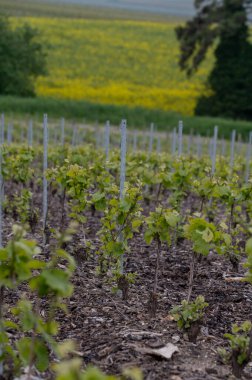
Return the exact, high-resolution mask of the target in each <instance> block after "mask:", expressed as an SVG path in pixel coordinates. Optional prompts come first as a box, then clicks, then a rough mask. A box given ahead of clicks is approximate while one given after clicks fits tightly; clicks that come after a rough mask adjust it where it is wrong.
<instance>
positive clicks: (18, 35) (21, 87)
mask: <svg viewBox="0 0 252 380" xmlns="http://www.w3.org/2000/svg"><path fill="white" fill-rule="evenodd" d="M37 36H38V32H37V30H36V29H33V28H31V27H30V26H29V25H27V24H25V25H24V26H22V27H19V28H17V29H15V30H13V29H12V28H11V26H10V22H9V20H8V19H7V18H6V17H3V16H0V94H4V95H18V96H34V95H35V92H34V80H35V79H36V78H37V77H38V76H40V75H45V74H46V55H45V52H44V51H43V47H42V45H41V44H40V43H39V42H38V41H37V39H36V38H37Z"/></svg>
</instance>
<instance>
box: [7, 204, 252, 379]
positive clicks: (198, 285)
mask: <svg viewBox="0 0 252 380" xmlns="http://www.w3.org/2000/svg"><path fill="white" fill-rule="evenodd" d="M38 203H39V202H38ZM49 207H51V212H50V214H49V219H50V224H51V225H53V224H54V218H55V220H56V219H57V220H59V218H58V216H57V211H56V210H57V207H55V201H54V200H53V199H52V200H51V203H49ZM52 209H54V211H55V212H52ZM55 224H56V222H55ZM98 228H99V215H98V214H95V215H94V216H92V215H91V213H90V214H89V215H88V223H87V236H88V237H89V238H90V239H92V241H93V244H94V246H98V244H99V243H98V239H97V237H96V232H97V230H98ZM5 230H6V231H5V236H7V235H8V230H9V227H8V222H6V224H5ZM35 237H36V238H37V239H38V240H40V241H41V236H40V233H39V232H38V233H36V236H35ZM77 240H78V239H75V240H74V241H73V242H72V243H71V244H69V246H68V248H67V250H68V251H70V252H72V254H73V255H74V256H75V258H76V261H77V269H76V271H75V274H74V277H73V283H74V288H75V290H74V293H73V295H72V297H71V298H70V300H69V301H68V309H69V313H68V315H64V316H62V315H60V316H59V320H60V322H61V327H60V334H59V340H63V339H73V340H75V341H76V343H77V353H78V355H79V356H80V357H81V358H82V360H83V364H84V367H85V366H86V365H88V364H93V365H96V366H98V367H99V368H100V369H102V370H103V371H105V372H106V373H108V374H120V373H121V371H122V369H123V368H125V367H135V366H137V367H139V368H141V370H142V371H143V373H144V379H145V380H165V379H170V380H180V379H183V380H201V379H202V380H203V379H205V380H216V379H232V378H234V377H232V375H231V368H230V367H229V366H227V365H224V364H222V363H221V361H220V359H219V357H218V354H217V349H218V347H226V340H225V339H224V338H223V334H224V333H226V332H230V328H231V325H232V324H233V323H239V322H242V321H244V320H246V319H251V317H252V315H251V301H252V286H251V285H249V284H246V283H239V282H228V281H226V280H225V277H229V276H231V277H236V276H240V275H241V274H242V273H243V272H244V268H243V266H242V264H240V268H239V273H234V272H233V271H232V266H231V264H230V262H229V261H228V260H227V258H225V257H219V256H218V255H217V254H212V255H211V257H210V258H209V259H204V260H203V261H202V262H201V263H200V264H199V265H198V270H197V277H196V280H195V285H194V288H193V298H194V297H196V296H197V295H203V296H204V297H205V299H206V301H207V302H208V303H209V307H208V308H207V309H206V315H205V319H204V323H203V325H202V328H201V333H200V335H199V337H198V339H197V342H196V344H193V343H190V342H189V341H188V338H187V336H186V335H185V334H184V333H183V332H181V331H179V330H178V328H177V325H176V323H175V322H174V321H173V320H172V319H171V317H170V315H169V312H170V309H171V307H172V306H174V305H176V304H178V303H180V302H181V300H182V299H185V298H186V296H187V291H188V275H189V265H190V247H189V246H188V245H187V243H186V242H181V243H180V245H179V246H177V247H172V248H168V247H167V246H166V245H163V246H162V258H161V265H160V273H159V282H158V294H159V300H158V310H157V314H156V317H155V318H154V319H153V318H150V316H149V313H148V307H147V304H148V300H149V292H150V290H151V289H152V286H153V279H154V268H155V260H156V246H155V243H152V245H151V246H147V245H146V244H145V242H144V239H143V233H139V234H137V235H136V236H135V237H134V239H133V241H132V244H131V254H130V255H129V256H128V258H127V262H126V271H127V272H135V273H136V280H135V283H134V284H132V285H131V286H130V291H129V297H128V300H127V301H123V300H122V299H121V298H120V297H119V296H118V295H117V294H113V292H112V291H111V285H109V284H108V283H107V284H106V283H104V282H103V281H102V280H101V279H100V278H99V276H98V275H97V273H96V267H97V255H96V253H95V249H94V250H93V252H91V254H89V255H88V257H87V254H86V252H85V251H84V249H83V248H78V249H77V243H78V241H77ZM46 250H47V248H46V249H45V251H46ZM14 299H15V297H14ZM167 343H173V344H174V345H176V346H177V347H178V352H177V353H175V354H174V355H173V357H172V358H171V359H169V360H166V359H162V358H159V357H157V356H153V355H151V354H148V353H146V352H145V351H146V349H150V348H159V347H163V346H164V345H166V344H167ZM45 377H46V378H49V377H50V375H49V374H48V375H46V376H45ZM244 378H247V379H252V363H250V364H249V365H248V366H247V367H246V370H245V372H244Z"/></svg>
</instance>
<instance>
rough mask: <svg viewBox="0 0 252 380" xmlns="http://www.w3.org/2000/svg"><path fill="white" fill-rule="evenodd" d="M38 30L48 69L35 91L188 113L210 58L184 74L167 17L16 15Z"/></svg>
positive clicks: (18, 21)
mask: <svg viewBox="0 0 252 380" xmlns="http://www.w3.org/2000/svg"><path fill="white" fill-rule="evenodd" d="M12 22H13V24H14V26H18V25H20V24H21V23H23V22H28V23H29V24H30V25H31V26H33V27H36V28H37V29H38V30H39V31H40V32H41V37H40V39H42V40H43V42H44V43H45V44H46V49H47V54H48V71H49V74H48V76H46V77H43V78H40V79H39V80H38V81H37V83H36V91H37V94H38V95H39V96H46V97H54V98H63V99H71V100H87V101H91V102H94V103H102V104H113V105H126V106H129V107H136V106H141V107H145V108H152V109H161V110H172V111H175V112H180V113H182V114H186V115H192V114H193V111H194V107H195V103H196V99H197V97H198V96H199V95H200V94H201V93H202V92H205V91H206V90H205V89H204V81H205V79H206V76H207V74H208V72H209V70H210V69H211V66H212V64H213V58H212V57H211V56H210V57H209V59H208V60H207V61H206V63H205V64H204V65H203V66H202V67H201V69H200V71H199V72H198V73H197V75H195V76H194V77H193V78H190V79H188V78H187V77H186V75H185V74H183V73H181V72H180V70H179V68H178V63H177V61H178V54H179V47H178V43H177V41H176V37H175V33H174V28H175V26H176V24H175V23H173V22H168V23H165V22H164V23H163V22H149V21H127V20H100V19H69V18H50V17H48V18H42V17H19V18H16V17H15V18H12Z"/></svg>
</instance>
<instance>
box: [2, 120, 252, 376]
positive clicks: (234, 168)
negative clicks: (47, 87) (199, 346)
mask: <svg viewBox="0 0 252 380" xmlns="http://www.w3.org/2000/svg"><path fill="white" fill-rule="evenodd" d="M124 123H125V122H124ZM45 127H46V125H45V124H44V128H45ZM182 129H183V126H182V124H180V126H179V130H178V135H177V136H175V137H174V134H173V136H171V138H172V139H173V140H172V141H171V144H170V145H171V146H172V149H174V151H173V152H171V154H170V153H166V152H164V151H160V149H157V151H154V150H153V149H152V144H153V141H152V140H151V139H153V136H152V137H151V139H150V141H149V149H147V151H144V150H139V149H137V147H136V146H135V149H131V150H130V151H128V152H126V123H125V124H124V135H123V138H122V142H121V149H118V148H116V147H113V148H111V144H110V142H111V138H112V140H113V136H111V135H112V132H111V131H110V132H109V124H107V125H106V128H105V138H104V144H100V145H102V147H100V146H97V145H96V144H95V141H94V143H93V144H92V143H90V144H88V143H86V144H75V143H74V144H67V143H65V142H64V141H61V142H62V144H56V145H54V144H51V145H49V147H48V146H47V143H46V141H45V140H44V145H43V144H38V143H36V144H34V143H33V144H32V137H31V132H30V135H29V136H30V137H29V141H30V143H29V144H16V143H13V142H12V141H9V143H4V141H3V139H2V145H1V238H2V248H1V249H0V262H1V264H0V286H1V288H0V289H1V293H0V323H1V324H0V350H1V363H0V364H1V365H0V372H1V374H2V375H3V376H6V377H4V378H8V379H9V378H14V377H15V376H17V375H20V374H21V373H23V371H24V369H25V376H26V377H25V378H27V379H32V378H33V375H34V373H37V371H40V372H41V373H46V371H48V368H49V367H50V371H51V370H52V366H51V364H50V363H51V362H53V363H54V364H53V369H54V370H55V371H56V375H55V376H56V377H57V379H58V380H64V379H68V380H78V379H83V380H84V379H86V380H87V379H97V380H99V379H101V380H102V379H115V377H112V376H110V377H107V376H106V375H103V374H102V373H101V372H99V371H98V370H97V369H95V368H90V369H89V370H88V371H82V370H80V366H81V361H80V360H79V359H75V358H74V352H75V347H74V344H73V342H71V341H65V342H58V341H57V332H58V328H59V326H58V323H57V322H56V320H57V314H58V313H63V312H66V313H67V309H66V303H67V301H66V300H67V298H69V297H70V296H71V294H72V292H73V291H74V290H73V286H72V284H71V277H72V275H73V273H74V271H75V269H76V263H75V260H74V257H75V254H76V252H81V253H82V254H83V255H85V256H86V257H90V256H92V257H93V258H94V259H95V261H96V265H97V276H100V278H101V279H102V281H103V282H105V283H108V284H110V286H111V291H114V292H115V297H121V298H122V299H123V300H125V301H126V300H127V299H128V297H129V289H130V286H131V284H132V283H134V281H135V278H136V276H141V273H132V272H129V271H127V266H126V261H128V260H131V247H132V245H134V239H135V238H136V236H141V238H142V240H143V241H144V242H145V244H147V245H148V246H149V247H150V249H151V247H153V246H155V247H156V248H155V252H156V261H155V267H154V268H153V282H152V288H151V289H150V292H149V299H148V302H147V311H148V313H149V316H150V318H151V319H153V318H155V316H156V313H157V310H158V308H159V303H162V299H160V296H159V294H158V283H159V278H160V266H161V265H162V259H163V257H162V255H163V252H164V251H165V253H166V254H167V255H169V252H170V251H171V250H176V247H178V246H179V245H181V244H185V245H186V247H187V251H188V256H190V272H189V274H188V283H187V290H186V292H185V294H184V300H183V301H182V300H181V301H182V302H181V304H180V305H174V307H173V309H172V310H171V311H170V313H171V316H172V318H173V319H174V321H177V323H178V327H179V328H180V329H184V330H185V331H186V332H187V333H188V336H189V339H191V341H193V342H196V339H197V336H198V334H199V333H200V326H201V324H202V321H203V317H204V310H205V309H206V307H207V300H205V299H204V297H203V296H197V297H195V278H197V275H198V265H199V263H202V262H203V263H204V257H207V256H209V257H211V260H215V259H216V257H218V255H222V256H223V257H225V258H226V260H227V261H228V262H229V263H230V267H231V268H232V271H233V272H234V273H236V277H235V278H234V279H232V278H231V279H228V280H231V281H232V280H234V281H246V282H249V283H251V284H252V239H251V233H252V182H251V180H250V178H249V173H250V153H249V151H248V154H247V155H246V154H237V153H236V155H235V157H234V155H233V153H232V151H233V150H232V148H231V155H227V156H226V155H221V154H219V153H218V151H217V152H216V147H217V132H218V131H217V129H215V136H214V139H213V141H212V142H211V147H212V148H211V149H212V150H211V154H210V155H209V152H208V151H204V150H203V151H201V152H200V153H201V154H197V153H196V152H195V150H194V152H193V150H192V151H191V152H189V154H183V150H182V142H183V141H184V140H182V139H183V138H185V137H184V136H183V134H182ZM44 130H45V129H44ZM109 133H111V135H110V134H109ZM152 133H153V127H151V134H152ZM44 138H46V139H47V134H45V135H44ZM138 138H139V139H140V137H138ZM162 138H163V137H162ZM186 138H187V137H186ZM151 141H152V142H151ZM133 143H134V139H133ZM135 144H136V143H135ZM28 145H29V146H28ZM98 145H99V144H98ZM248 146H249V147H250V145H248ZM245 150H246V149H245ZM241 152H242V150H241ZM187 153H188V152H187ZM198 153H199V152H198ZM90 215H92V216H94V215H96V216H97V218H98V220H99V224H98V225H99V228H98V229H97V231H96V244H94V241H93V237H92V236H90V234H89V218H90ZM73 242H74V244H73ZM73 247H74V248H73ZM244 267H246V273H245V274H244V270H243V268H244ZM225 280H226V279H225V278H224V276H223V281H225ZM20 289H21V290H20ZM17 295H19V296H17ZM227 297H228V295H227ZM13 300H14V301H13ZM13 302H14V303H15V305H14V306H13ZM10 305H11V306H10ZM41 305H43V306H44V305H46V307H45V310H46V312H45V313H44V314H43V315H41V313H40V309H41ZM66 318H67V316H66ZM251 326H252V325H251V321H244V323H243V324H242V325H239V326H238V325H234V326H233V330H232V333H230V332H229V331H227V335H226V337H227V339H228V341H229V342H230V347H229V349H228V350H224V349H222V348H221V347H220V355H221V356H222V358H223V360H226V361H229V362H230V363H231V364H232V368H233V372H234V374H235V375H236V376H238V377H239V376H241V375H242V371H243V369H244V368H245V366H246V364H247V363H248V362H249V361H250V360H251V353H252V327H251ZM55 363H56V364H55ZM7 374H8V375H7ZM120 378H122V379H136V380H138V379H142V375H141V373H140V371H139V370H138V369H137V368H134V369H131V370H127V371H126V372H125V373H123V374H121V375H120Z"/></svg>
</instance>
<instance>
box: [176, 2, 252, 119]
mask: <svg viewBox="0 0 252 380" xmlns="http://www.w3.org/2000/svg"><path fill="white" fill-rule="evenodd" d="M251 5H252V0H219V1H218V0H195V7H196V10H197V12H196V16H195V17H194V18H193V19H192V20H190V21H188V22H187V23H186V25H185V26H182V27H181V26H180V27H178V28H177V29H176V33H177V37H178V39H179V42H180V52H181V54H180V61H179V65H180V68H181V69H182V70H184V71H186V73H187V74H188V76H190V75H192V74H193V73H194V72H195V71H196V70H197V69H198V67H199V65H200V64H201V63H202V61H203V60H204V58H205V57H206V53H207V51H208V49H209V48H210V47H211V46H214V47H215V52H214V54H215V65H214V68H213V70H212V72H211V73H210V75H209V77H208V80H207V86H208V89H209V90H210V92H211V94H212V95H210V96H208V97H206V96H203V97H201V98H199V99H198V103H197V106H196V110H195V112H196V114H199V115H211V116H218V115H221V116H227V117H233V118H242V119H252V91H251V88H252V46H251V44H250V43H249V28H248V17H249V14H250V7H251ZM216 42H217V45H216Z"/></svg>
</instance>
